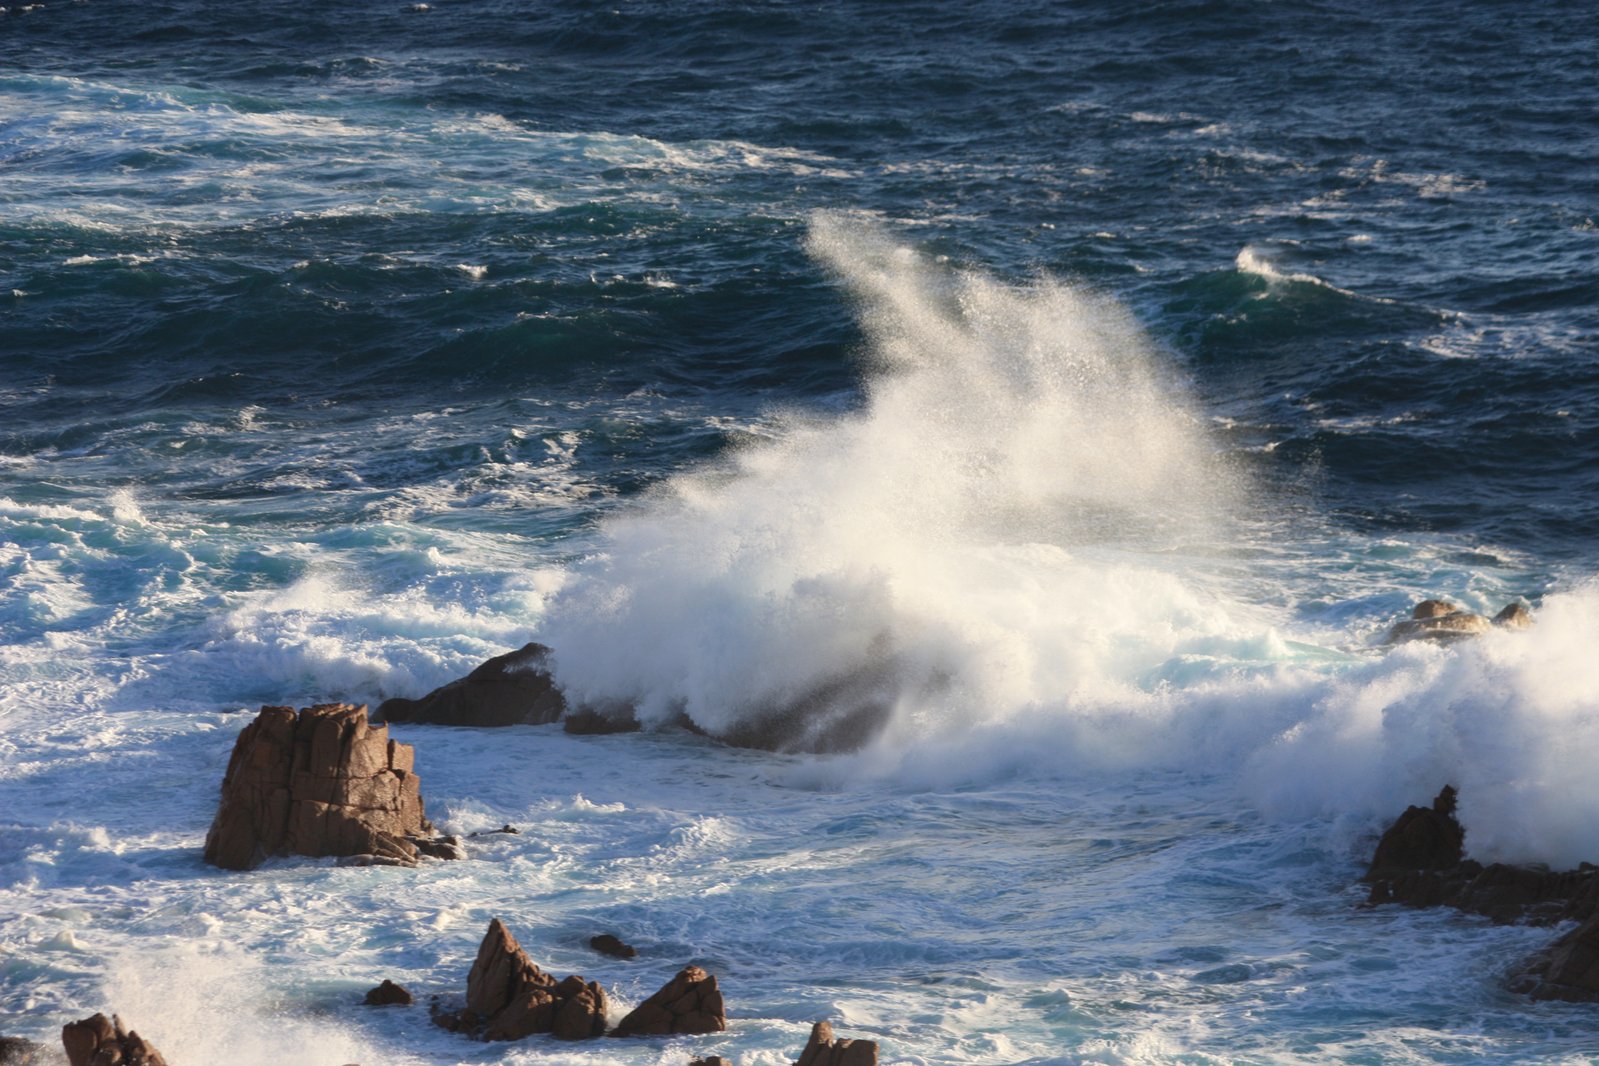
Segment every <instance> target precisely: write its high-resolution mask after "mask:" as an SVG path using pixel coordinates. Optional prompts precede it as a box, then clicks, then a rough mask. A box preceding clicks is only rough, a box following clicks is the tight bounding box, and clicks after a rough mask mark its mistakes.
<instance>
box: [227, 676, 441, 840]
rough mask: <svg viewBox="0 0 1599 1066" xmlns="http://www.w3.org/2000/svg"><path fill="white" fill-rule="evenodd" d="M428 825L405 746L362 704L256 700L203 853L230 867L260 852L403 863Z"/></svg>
mask: <svg viewBox="0 0 1599 1066" xmlns="http://www.w3.org/2000/svg"><path fill="white" fill-rule="evenodd" d="M432 828H433V827H432V826H431V825H429V824H428V820H427V818H426V817H425V816H424V814H423V811H422V794H421V791H420V783H419V781H418V779H417V776H416V770H415V755H414V753H413V751H412V749H411V746H410V745H409V744H401V743H398V742H397V741H393V740H390V739H389V732H388V727H387V726H376V727H374V726H371V725H369V724H368V722H367V717H366V708H365V707H356V706H352V705H350V704H347V703H324V704H319V705H317V706H315V707H308V708H305V709H304V710H301V711H299V712H296V711H295V710H294V708H292V707H263V708H261V713H260V714H259V715H257V716H256V719H255V721H254V722H252V723H250V724H249V725H248V726H246V727H245V728H244V731H243V732H242V733H240V734H239V739H238V740H237V741H236V742H235V743H234V745H233V756H232V758H231V759H229V760H228V770H227V774H226V775H225V776H224V777H223V779H222V802H221V804H220V806H219V807H218V808H217V814H216V819H215V820H214V821H213V822H212V823H211V831H210V832H209V833H207V834H206V840H205V858H206V861H207V862H210V863H214V864H215V865H217V866H221V867H223V868H224V869H229V870H247V869H249V868H250V867H252V866H254V865H256V864H257V863H258V862H260V861H261V859H263V858H265V857H266V856H269V855H309V856H324V855H340V856H358V857H361V861H368V862H379V863H390V864H405V865H410V864H414V863H415V862H416V861H417V855H418V850H417V841H418V840H423V839H425V837H424V834H431V832H432ZM408 838H411V839H408ZM444 847H445V850H446V851H448V852H449V853H450V854H454V853H455V849H454V848H453V845H444ZM430 850H434V851H435V852H438V851H439V848H438V847H433V846H431V845H430Z"/></svg>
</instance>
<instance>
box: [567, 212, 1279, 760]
mask: <svg viewBox="0 0 1599 1066" xmlns="http://www.w3.org/2000/svg"><path fill="white" fill-rule="evenodd" d="M811 248H812V250H813V252H814V253H815V254H816V255H817V256H818V257H819V258H821V259H823V260H824V261H825V262H826V263H827V264H828V265H829V266H830V267H832V268H833V269H835V270H837V271H838V272H839V273H840V275H841V276H842V277H843V279H844V280H845V282H846V284H847V285H848V287H849V288H850V290H851V291H852V292H853V293H855V294H856V295H857V297H858V298H859V300H860V304H861V309H862V315H863V318H864V320H865V322H866V325H867V327H868V329H869V331H870V332H871V334H872V336H873V339H874V346H873V361H874V362H875V364H876V365H877V368H878V373H877V374H876V376H874V378H873V380H872V383H871V386H870V397H869V401H868V404H867V407H866V409H865V410H864V411H863V412H861V413H859V414H853V415H847V416H843V417H838V418H831V419H821V420H807V419H804V418H800V417H793V418H790V419H789V420H788V421H787V423H786V425H785V426H784V428H783V436H782V439H781V441H780V442H779V443H777V444H775V445H773V446H770V447H761V448H751V449H747V450H744V451H742V452H740V453H739V454H738V455H737V456H736V458H735V460H734V461H733V463H732V464H731V465H730V466H729V467H728V468H726V469H723V470H717V471H714V472H710V473H706V474H702V475H696V476H690V477H685V478H681V479H678V480H677V481H675V482H673V483H672V484H671V485H670V487H669V488H668V489H667V490H665V491H663V492H661V493H659V494H658V495H657V496H656V497H655V498H654V499H653V500H652V501H651V502H650V503H649V504H648V505H647V506H645V507H644V508H641V509H639V510H637V511H635V512H633V513H630V514H627V515H625V516H622V517H619V518H617V519H615V520H614V521H612V522H610V523H609V524H608V525H607V527H606V540H607V544H606V550H605V553H604V556H603V557H602V558H599V559H596V560H595V561H593V562H592V563H591V564H590V565H589V566H587V567H586V568H584V571H583V573H582V578H581V580H580V581H579V582H578V583H577V584H576V585H574V587H573V589H572V591H571V593H570V594H569V595H568V596H567V597H566V598H565V599H564V600H563V601H561V602H559V603H557V604H556V605H555V607H554V609H553V613H552V615H551V617H550V618H549V619H548V620H547V622H546V624H545V625H546V631H547V633H548V634H549V643H551V644H552V646H554V647H556V648H557V649H558V659H557V669H558V672H559V675H560V677H561V679H562V680H563V682H565V683H566V684H568V685H569V686H570V687H571V689H572V691H573V692H574V693H575V694H577V695H578V696H579V697H580V698H590V699H596V700H628V701H632V702H635V703H637V704H638V705H639V707H640V709H641V712H642V714H643V715H644V716H645V717H646V718H649V719H663V718H666V717H668V716H670V715H672V714H675V713H676V712H677V710H678V709H680V708H681V709H685V710H686V711H687V713H688V714H689V715H690V716H691V717H693V718H694V719H695V720H696V721H697V722H699V723H700V724H701V725H703V726H705V727H707V728H710V729H713V730H718V729H725V728H728V727H730V726H732V725H733V724H735V723H737V722H739V721H742V720H744V719H746V718H748V717H752V716H759V715H760V714H761V713H763V712H766V711H769V710H770V709H772V708H773V707H774V706H782V705H783V704H785V703H787V702H792V701H794V700H796V699H799V698H801V697H802V696H804V695H805V694H806V693H807V692H809V691H811V690H813V689H815V688H817V687H819V686H822V685H825V684H829V683H832V682H835V681H837V680H839V679H841V678H848V677H855V676H859V675H862V674H864V673H870V672H873V671H881V670H885V669H886V670H888V671H889V672H890V673H891V674H892V675H893V681H892V683H891V684H890V686H889V689H890V691H891V692H892V693H893V694H894V695H893V698H895V699H897V700H902V701H906V702H905V706H904V707H903V711H904V713H905V714H906V715H907V716H910V717H913V718H916V719H917V720H918V722H919V723H920V724H919V725H918V727H917V728H919V729H924V730H925V729H927V728H933V729H935V730H936V729H943V728H951V727H958V726H960V725H962V724H964V723H965V722H966V721H968V720H969V719H970V718H971V717H972V716H974V715H975V716H978V717H987V718H1004V717H1007V716H1010V715H1013V714H1016V713H1018V712H1019V711H1020V710H1022V709H1023V708H1026V707H1027V706H1029V705H1031V704H1033V703H1035V702H1036V701H1038V700H1042V699H1052V698H1057V697H1059V696H1060V695H1062V694H1063V693H1070V694H1077V693H1084V692H1087V691H1091V690H1095V689H1096V688H1097V687H1098V686H1100V685H1108V686H1109V687H1110V689H1112V690H1114V691H1116V692H1120V691H1121V690H1122V689H1124V688H1126V687H1127V686H1128V685H1130V684H1133V683H1134V682H1133V681H1132V680H1131V679H1133V678H1136V677H1137V676H1138V675H1139V674H1140V673H1141V672H1144V671H1147V670H1150V669H1153V668H1155V667H1157V666H1158V665H1159V664H1160V663H1162V662H1164V661H1165V660H1166V659H1167V658H1169V657H1170V656H1171V655H1172V654H1174V653H1176V652H1177V651H1178V650H1179V649H1180V648H1181V647H1183V646H1184V645H1185V643H1186V642H1190V641H1194V640H1198V639H1203V638H1208V637H1214V636H1219V635H1237V634H1239V633H1240V632H1246V631H1251V629H1252V627H1258V625H1259V623H1258V619H1249V620H1245V621H1240V620H1238V619H1236V618H1234V617H1233V616H1232V615H1230V614H1229V610H1228V608H1227V607H1226V606H1224V605H1222V604H1220V603H1218V602H1216V601H1215V600H1214V599H1211V598H1209V597H1207V596H1204V595H1201V594H1200V593H1198V592H1196V591H1195V590H1194V589H1193V588H1191V587H1189V586H1188V585H1187V584H1185V581H1184V579H1183V577H1182V576H1181V574H1180V573H1178V572H1177V571H1178V570H1180V568H1181V567H1180V564H1173V563H1172V561H1171V557H1170V556H1162V555H1157V554H1154V553H1156V552H1165V551H1167V550H1169V549H1171V548H1173V547H1174V546H1180V545H1182V544H1183V543H1184V542H1185V540H1186V539H1187V538H1188V537H1190V536H1192V535H1194V534H1195V531H1196V530H1198V529H1200V528H1202V527H1204V526H1205V525H1207V524H1208V523H1209V522H1211V521H1212V520H1213V519H1214V517H1215V515H1216V513H1217V512H1218V510H1219V509H1220V504H1222V503H1223V502H1225V501H1226V500H1228V499H1229V498H1230V497H1231V494H1232V492H1233V485H1232V482H1231V479H1230V478H1229V476H1228V474H1227V473H1226V471H1224V470H1223V469H1222V468H1221V467H1220V466H1219V465H1218V464H1217V463H1216V462H1215V460H1214V459H1213V457H1212V454H1211V450H1210V448H1209V446H1208V444H1207V443H1206V441H1205V440H1204V437H1203V434H1202V432H1201V430H1200V427H1199V425H1198V423H1197V422H1196V421H1195V420H1194V418H1193V417H1192V416H1191V415H1190V413H1189V412H1188V411H1187V410H1186V408H1185V406H1184V403H1183V401H1182V398H1181V394H1180V391H1179V390H1178V389H1177V388H1176V387H1175V386H1174V385H1173V384H1172V383H1171V382H1169V381H1165V380H1163V372H1162V371H1161V370H1159V369H1158V368H1157V365H1156V363H1155V360H1154V359H1153V356H1152V353H1151V350H1150V348H1149V345H1148V344H1147V342H1146V341H1145V340H1144V339H1143V338H1142V336H1141V335H1140V333H1139V331H1138V329H1137V327H1136V325H1135V324H1134V323H1133V322H1132V321H1131V320H1130V319H1129V318H1128V316H1127V315H1126V313H1125V312H1124V311H1122V310H1121V309H1120V308H1119V307H1117V306H1115V305H1114V304H1112V303H1110V302H1109V301H1106V300H1103V299H1100V298H1098V297H1095V296H1093V295H1091V294H1087V293H1083V292H1079V291H1076V290H1073V289H1071V288H1069V287H1066V286H1064V285H1062V284H1060V283H1058V282H1055V281H1053V280H1050V279H1040V280H1038V281H1037V282H1035V283H1033V284H1030V285H1026V286H1021V287H1010V286H1006V285H1004V284H1001V283H999V282H996V281H994V280H993V279H990V278H986V277H983V276H981V275H978V274H972V273H967V274H950V273H948V272H946V271H941V270H939V269H938V268H937V267H935V266H934V265H932V264H929V263H927V262H925V261H924V260H923V259H922V258H921V257H919V256H918V255H916V254H915V253H914V252H913V251H912V250H910V249H909V248H905V247H901V246H899V245H898V244H896V243H895V242H894V241H893V240H892V239H891V238H890V237H889V236H888V235H886V234H885V233H883V232H881V231H878V230H876V229H875V228H873V227H872V226H869V225H863V224H862V223H861V222H860V221H859V220H858V219H855V218H845V217H838V216H827V215H824V216H819V217H818V218H817V219H815V220H814V222H813V225H812V237H811ZM1068 605H1081V609H1082V610H1083V611H1091V612H1093V614H1094V615H1095V622H1096V624H1095V625H1094V626H1093V627H1092V628H1085V627H1084V625H1083V624H1082V618H1081V615H1079V614H1078V613H1076V612H1074V611H1073V610H1071V609H1070V607H1069V606H1068ZM1248 614H1249V612H1244V615H1246V616H1247V615H1248ZM618 647H626V648H627V649H628V653H627V655H626V656H625V660H624V659H622V658H621V657H619V656H618V654H617V648H618ZM935 690H936V691H937V692H938V693H941V694H938V695H935Z"/></svg>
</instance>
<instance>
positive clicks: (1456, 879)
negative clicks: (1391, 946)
mask: <svg viewBox="0 0 1599 1066" xmlns="http://www.w3.org/2000/svg"><path fill="white" fill-rule="evenodd" d="M1455 802H1456V794H1455V789H1454V787H1453V786H1449V785H1445V786H1444V788H1443V790H1442V791H1441V792H1439V793H1438V798H1437V799H1435V800H1433V803H1432V806H1431V807H1409V808H1407V809H1406V810H1405V813H1403V814H1401V815H1400V816H1399V818H1398V819H1397V820H1395V822H1394V824H1393V825H1391V826H1390V827H1389V828H1388V830H1387V832H1385V833H1383V835H1382V839H1381V840H1379V841H1378V842H1377V850H1376V852H1375V854H1373V856H1372V860H1371V868H1370V869H1369V870H1368V871H1367V873H1366V877H1365V880H1366V882H1367V883H1369V884H1370V885H1371V894H1370V896H1369V897H1368V898H1369V901H1370V902H1371V903H1401V904H1404V905H1405V906H1407V907H1438V906H1447V907H1454V908H1456V909H1457V910H1462V911H1467V912H1469V913H1471V914H1480V915H1483V916H1484V917H1487V918H1491V919H1492V920H1494V921H1495V922H1499V923H1501V924H1510V923H1515V922H1524V923H1527V924H1532V925H1547V924H1549V923H1552V922H1560V921H1566V920H1569V919H1577V920H1582V919H1585V918H1587V917H1588V916H1589V915H1590V914H1592V913H1594V911H1595V910H1596V909H1599V868H1596V867H1593V866H1591V865H1589V864H1587V863H1583V864H1582V865H1581V866H1579V867H1578V868H1577V869H1575V870H1564V871H1559V872H1553V871H1550V870H1548V869H1547V868H1545V867H1542V866H1512V865H1510V864H1508V863H1492V864H1490V865H1487V866H1484V865H1483V864H1482V863H1480V862H1476V861H1474V860H1471V859H1467V858H1466V857H1465V853H1464V844H1465V833H1464V831H1463V830H1462V829H1461V826H1460V823H1459V822H1458V821H1457V820H1456V819H1455Z"/></svg>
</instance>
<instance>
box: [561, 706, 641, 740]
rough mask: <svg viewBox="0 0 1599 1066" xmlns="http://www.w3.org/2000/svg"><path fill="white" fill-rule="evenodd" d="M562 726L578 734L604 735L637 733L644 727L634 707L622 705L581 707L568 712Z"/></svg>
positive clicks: (567, 730)
mask: <svg viewBox="0 0 1599 1066" xmlns="http://www.w3.org/2000/svg"><path fill="white" fill-rule="evenodd" d="M561 728H562V729H564V730H565V731H566V732H568V733H572V734H575V735H577V736H604V735H607V734H610V733H637V732H638V731H639V730H640V729H642V728H643V727H642V726H640V725H639V721H638V719H637V718H635V717H633V708H631V707H621V708H616V709H614V710H611V711H597V710H595V709H594V708H592V707H580V708H577V709H576V710H571V711H568V712H566V717H565V719H563V720H562V722H561Z"/></svg>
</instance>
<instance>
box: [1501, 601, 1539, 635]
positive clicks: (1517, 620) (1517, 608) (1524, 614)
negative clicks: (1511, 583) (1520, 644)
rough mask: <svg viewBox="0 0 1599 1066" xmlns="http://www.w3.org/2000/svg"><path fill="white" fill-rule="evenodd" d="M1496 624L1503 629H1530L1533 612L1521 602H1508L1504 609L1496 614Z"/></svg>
mask: <svg viewBox="0 0 1599 1066" xmlns="http://www.w3.org/2000/svg"><path fill="white" fill-rule="evenodd" d="M1494 625H1496V626H1499V627H1500V628H1502V629H1530V628H1531V627H1532V612H1531V611H1529V610H1527V608H1525V607H1523V606H1522V605H1521V604H1519V603H1509V604H1506V605H1505V609H1504V610H1502V611H1500V612H1499V613H1498V614H1496V615H1494Z"/></svg>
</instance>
